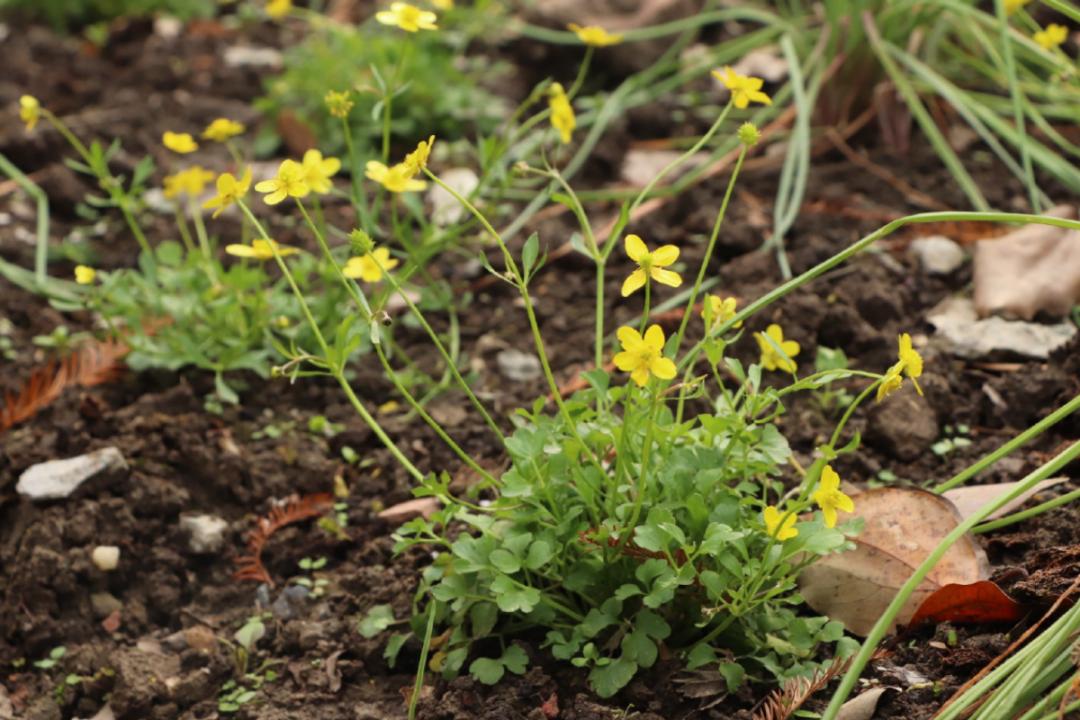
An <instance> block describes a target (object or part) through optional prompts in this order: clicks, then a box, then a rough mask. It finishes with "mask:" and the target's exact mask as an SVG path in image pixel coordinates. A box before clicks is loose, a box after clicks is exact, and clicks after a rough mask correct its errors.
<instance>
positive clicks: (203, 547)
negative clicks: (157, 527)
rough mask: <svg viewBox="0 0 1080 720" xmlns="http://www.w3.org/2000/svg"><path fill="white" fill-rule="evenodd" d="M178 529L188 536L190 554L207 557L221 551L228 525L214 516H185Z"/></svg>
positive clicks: (181, 519)
mask: <svg viewBox="0 0 1080 720" xmlns="http://www.w3.org/2000/svg"><path fill="white" fill-rule="evenodd" d="M180 529H181V530H183V531H184V532H186V533H187V535H188V547H189V548H190V549H191V552H193V553H195V554H197V555H209V554H211V553H216V552H218V551H219V550H221V548H222V546H223V545H224V544H225V531H226V530H228V529H229V523H228V522H226V521H225V520H222V519H221V518H219V517H217V516H216V515H185V516H183V517H181V518H180Z"/></svg>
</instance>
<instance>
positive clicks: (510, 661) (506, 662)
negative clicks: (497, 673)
mask: <svg viewBox="0 0 1080 720" xmlns="http://www.w3.org/2000/svg"><path fill="white" fill-rule="evenodd" d="M500 660H501V661H502V664H503V666H505V667H506V669H507V670H509V671H510V672H512V673H514V674H515V675H522V674H524V673H525V668H526V667H528V665H529V656H528V655H526V654H525V651H524V650H522V649H521V647H520V646H518V645H511V646H509V647H508V648H506V650H505V651H504V652H503V654H502V657H501V658H500Z"/></svg>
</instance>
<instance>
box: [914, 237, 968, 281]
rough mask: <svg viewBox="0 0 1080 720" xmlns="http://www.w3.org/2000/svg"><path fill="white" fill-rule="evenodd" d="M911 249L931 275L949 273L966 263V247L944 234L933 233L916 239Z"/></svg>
mask: <svg viewBox="0 0 1080 720" xmlns="http://www.w3.org/2000/svg"><path fill="white" fill-rule="evenodd" d="M911 251H912V252H913V253H915V257H917V258H918V259H919V264H920V265H921V266H922V268H923V270H925V271H926V272H928V273H930V274H931V275H948V274H950V273H952V272H953V271H955V270H957V269H958V268H959V267H960V266H961V265H963V264H964V260H965V259H966V257H967V256H966V255H965V253H964V249H963V248H962V247H960V246H959V245H958V244H957V243H955V242H953V241H952V240H950V239H949V238H947V237H945V236H944V235H931V236H929V237H922V238H919V239H918V240H914V241H912V243H911Z"/></svg>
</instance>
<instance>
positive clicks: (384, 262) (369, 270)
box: [343, 247, 398, 283]
mask: <svg viewBox="0 0 1080 720" xmlns="http://www.w3.org/2000/svg"><path fill="white" fill-rule="evenodd" d="M397 266H398V260H397V258H392V257H390V251H389V250H388V249H386V248H384V247H377V248H375V249H374V250H372V251H371V252H370V253H368V254H366V255H361V256H359V257H351V258H349V260H348V262H346V263H345V269H344V270H343V272H344V273H345V277H348V278H353V279H358V280H363V281H364V282H368V283H374V282H379V281H380V280H382V278H383V273H384V272H387V271H389V270H393V269H394V268H396V267H397Z"/></svg>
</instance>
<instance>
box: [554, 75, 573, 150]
mask: <svg viewBox="0 0 1080 720" xmlns="http://www.w3.org/2000/svg"><path fill="white" fill-rule="evenodd" d="M548 107H549V108H550V109H551V126H552V127H553V128H555V130H556V131H558V133H559V139H560V140H561V141H562V144H563V145H567V144H569V143H570V138H571V137H573V135H574V128H575V127H577V117H576V116H575V115H574V108H573V106H571V105H570V98H569V97H567V95H566V90H564V89H563V86H562V85H561V84H559V83H552V84H551V88H550V89H549V90H548Z"/></svg>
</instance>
